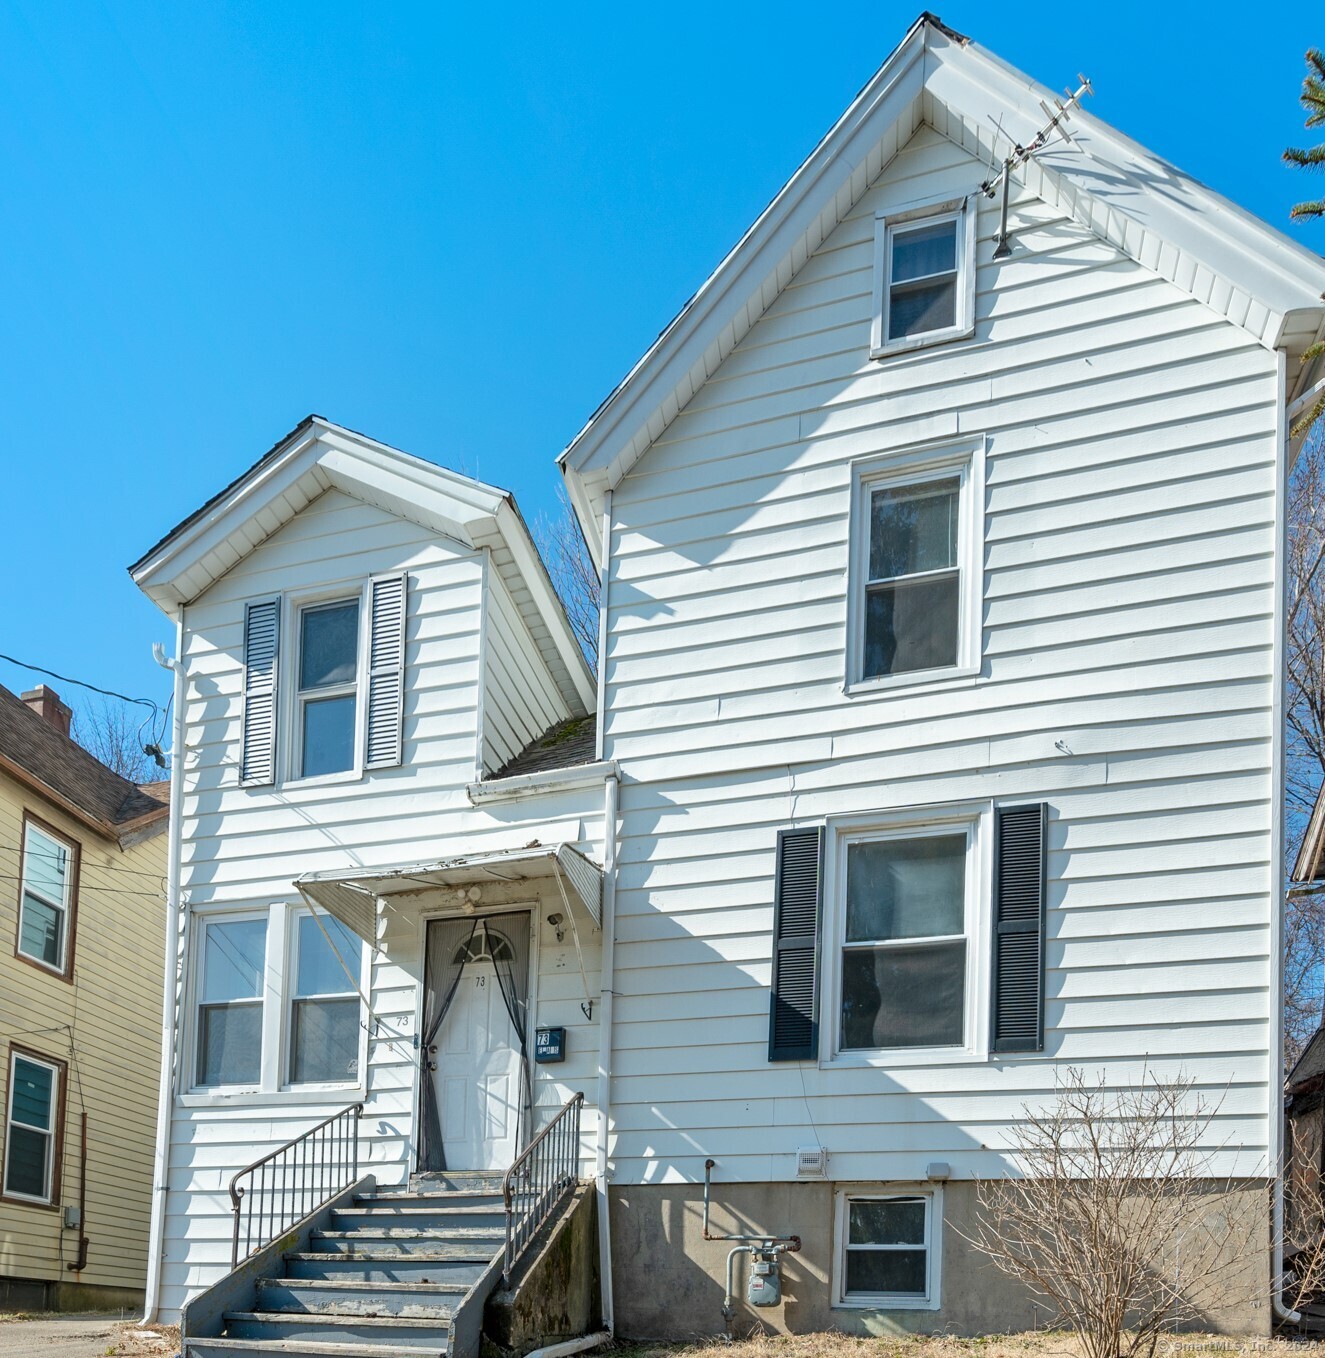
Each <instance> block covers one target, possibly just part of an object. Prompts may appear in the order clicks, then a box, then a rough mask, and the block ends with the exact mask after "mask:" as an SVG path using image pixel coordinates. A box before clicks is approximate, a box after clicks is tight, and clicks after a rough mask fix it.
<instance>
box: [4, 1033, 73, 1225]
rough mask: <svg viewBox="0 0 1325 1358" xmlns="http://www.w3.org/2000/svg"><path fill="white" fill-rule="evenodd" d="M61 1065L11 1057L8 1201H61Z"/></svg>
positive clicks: (22, 1055) (18, 1055)
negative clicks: (58, 1152) (58, 1161)
mask: <svg viewBox="0 0 1325 1358" xmlns="http://www.w3.org/2000/svg"><path fill="white" fill-rule="evenodd" d="M60 1075H61V1069H60V1066H59V1065H58V1064H57V1063H56V1062H53V1061H44V1060H42V1059H41V1058H40V1057H37V1056H33V1055H29V1054H28V1053H26V1052H20V1051H11V1052H10V1056H9V1100H8V1105H7V1109H6V1115H5V1182H4V1191H5V1196H6V1197H7V1198H18V1199H20V1200H21V1201H24V1202H34V1203H51V1202H53V1201H54V1199H55V1193H56V1187H57V1182H58V1175H59V1167H58V1165H57V1164H56V1150H57V1147H58V1145H59V1137H58V1135H57V1132H58V1128H59V1118H60V1097H61V1089H60Z"/></svg>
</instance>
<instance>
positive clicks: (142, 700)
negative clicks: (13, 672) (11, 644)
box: [0, 652, 161, 714]
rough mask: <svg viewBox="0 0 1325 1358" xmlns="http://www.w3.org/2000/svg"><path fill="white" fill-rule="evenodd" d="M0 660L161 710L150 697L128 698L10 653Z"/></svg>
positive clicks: (128, 701)
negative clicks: (30, 662) (17, 657)
mask: <svg viewBox="0 0 1325 1358" xmlns="http://www.w3.org/2000/svg"><path fill="white" fill-rule="evenodd" d="M0 660H7V661H9V663H10V664H11V665H17V666H18V667H19V669H21V670H34V671H35V672H36V673H37V674H44V675H47V676H48V677H49V678H51V679H58V680H59V681H60V682H61V683H62V684H74V685H76V686H77V687H78V688H87V689H91V690H92V692H93V693H100V694H101V695H102V696H103V697H106V698H118V699H119V700H120V701H121V702H122V703H136V704H137V705H138V706H139V707H150V708H151V709H152V712H153V713H154V714H155V713H158V712H160V711H161V706H160V704H159V703H154V702H153V701H152V700H151V699H150V698H130V697H129V695H128V694H127V693H116V692H115V690H114V689H111V688H98V687H97V685H96V684H88V683H84V681H83V680H82V679H71V678H70V677H69V676H68V675H67V674H56V672H55V671H54V670H48V669H45V668H44V667H43V666H41V665H32V664H29V663H28V661H26V660H18V659H16V658H15V657H14V656H12V655H5V654H4V653H3V652H0Z"/></svg>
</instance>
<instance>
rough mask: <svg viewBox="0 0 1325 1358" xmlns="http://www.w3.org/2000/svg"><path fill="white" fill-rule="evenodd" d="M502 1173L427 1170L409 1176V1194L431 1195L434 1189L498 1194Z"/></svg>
mask: <svg viewBox="0 0 1325 1358" xmlns="http://www.w3.org/2000/svg"><path fill="white" fill-rule="evenodd" d="M504 1177H505V1174H504V1171H502V1170H497V1169H443V1170H429V1171H428V1172H427V1173H424V1174H411V1175H410V1176H409V1187H410V1192H424V1193H431V1192H432V1191H433V1190H435V1189H439V1188H441V1189H446V1188H454V1189H459V1190H461V1191H463V1192H467V1193H473V1192H488V1193H500V1192H501V1181H502V1179H503V1178H504Z"/></svg>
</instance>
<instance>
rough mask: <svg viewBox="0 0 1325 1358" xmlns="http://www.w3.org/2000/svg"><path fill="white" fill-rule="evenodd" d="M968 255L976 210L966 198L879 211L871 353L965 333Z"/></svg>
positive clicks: (971, 280) (971, 291)
mask: <svg viewBox="0 0 1325 1358" xmlns="http://www.w3.org/2000/svg"><path fill="white" fill-rule="evenodd" d="M974 256H975V209H974V207H973V206H972V205H971V203H970V202H969V201H966V200H957V201H954V202H948V203H939V204H931V205H927V206H925V207H921V208H914V209H911V210H908V211H904V212H898V213H892V214H881V215H880V216H879V217H878V218H877V219H876V222H875V284H874V305H875V313H874V331H873V337H872V344H871V356H872V357H874V358H881V357H884V356H886V355H888V354H891V353H895V352H898V351H900V350H906V349H916V348H919V347H921V346H923V345H927V344H938V343H941V342H943V341H944V340H952V339H960V338H963V337H965V336H967V335H970V334H971V333H972V332H973V331H974V328H975V324H974V310H975V259H974Z"/></svg>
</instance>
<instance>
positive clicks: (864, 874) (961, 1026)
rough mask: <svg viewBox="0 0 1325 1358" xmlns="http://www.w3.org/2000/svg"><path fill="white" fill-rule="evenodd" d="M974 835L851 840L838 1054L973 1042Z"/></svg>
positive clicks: (955, 832) (949, 830) (960, 829)
mask: <svg viewBox="0 0 1325 1358" xmlns="http://www.w3.org/2000/svg"><path fill="white" fill-rule="evenodd" d="M972 834H973V830H972V828H971V826H970V825H967V824H959V825H955V826H945V827H936V828H934V829H933V830H929V831H916V830H908V831H904V832H899V833H897V834H888V835H861V836H853V837H850V838H848V839H846V840H845V891H844V896H845V901H844V905H845V908H844V910H843V911H842V912H841V916H842V922H841V937H840V944H839V946H840V950H841V970H840V979H841V984H840V998H839V1014H838V1034H837V1049H838V1050H839V1051H844V1052H845V1051H873V1050H880V1049H885V1050H886V1049H898V1048H907V1047H960V1046H962V1045H963V1043H964V1042H965V1041H966V1011H967V1004H966V990H967V981H966V969H967V968H966V963H967V943H966V900H967V859H968V856H969V847H970V843H971V838H972Z"/></svg>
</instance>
